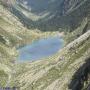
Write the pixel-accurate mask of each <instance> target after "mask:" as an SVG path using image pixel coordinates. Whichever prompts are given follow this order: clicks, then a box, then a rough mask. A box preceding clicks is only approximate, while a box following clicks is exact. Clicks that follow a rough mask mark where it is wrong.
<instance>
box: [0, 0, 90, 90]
mask: <svg viewBox="0 0 90 90" xmlns="http://www.w3.org/2000/svg"><path fill="white" fill-rule="evenodd" d="M3 1H4V0H3ZM57 1H58V0H57ZM68 3H69V4H68ZM72 3H74V4H72ZM63 4H65V5H64V7H65V8H64V7H63V8H64V9H63V13H62V15H63V16H62V17H61V18H62V20H65V19H68V20H70V22H71V21H73V22H72V24H74V26H73V25H67V23H66V21H64V22H62V23H64V25H65V29H66V30H68V28H66V26H68V27H70V28H72V30H71V29H69V31H70V32H67V33H66V35H65V37H64V40H65V42H66V43H65V46H64V48H62V49H61V50H60V51H59V52H57V53H56V54H55V55H53V56H50V57H47V58H44V59H41V60H37V61H35V62H30V63H28V62H25V63H18V62H17V59H16V57H17V56H18V52H17V48H18V47H19V46H23V45H24V44H27V43H31V42H32V41H33V40H36V39H38V38H40V37H43V36H44V35H47V33H44V34H43V33H41V32H40V31H36V30H31V29H27V28H26V27H24V25H23V24H22V23H21V22H22V20H25V18H26V17H25V16H24V17H23V19H22V18H21V22H20V18H17V17H16V16H15V15H16V14H15V15H14V14H12V13H11V12H12V10H11V9H13V8H10V9H9V8H8V9H7V8H6V7H7V4H4V2H3V3H2V0H0V87H5V86H9V87H19V90H70V89H71V90H89V89H90V68H89V67H90V24H89V22H90V21H89V16H90V15H89V14H90V13H89V5H90V3H89V0H82V1H81V0H64V2H63ZM83 6H84V7H85V8H83ZM18 7H19V6H18ZM14 9H15V8H14ZM24 9H25V8H24ZM15 10H16V12H17V11H18V10H23V9H22V8H19V9H17V8H16V9H15ZM26 10H27V9H26ZM10 11H11V12H10ZM79 11H80V13H78V14H77V12H79ZM14 13H15V11H14ZM17 13H18V12H17ZM19 13H20V12H19ZM84 14H85V16H83V15H84ZM58 15H59V14H58ZM19 16H21V17H22V13H21V14H19ZM79 18H80V19H79ZM54 20H55V22H57V23H58V22H61V21H62V20H61V19H60V20H59V21H57V19H56V18H55V19H54ZM52 21H53V19H52ZM26 22H28V21H26ZM29 22H30V21H29ZM76 22H77V23H78V24H76ZM69 24H70V23H69ZM25 25H26V24H25ZM72 26H73V27H72ZM73 28H74V29H73ZM63 30H64V29H63ZM51 33H52V32H51ZM49 35H50V34H49Z"/></svg>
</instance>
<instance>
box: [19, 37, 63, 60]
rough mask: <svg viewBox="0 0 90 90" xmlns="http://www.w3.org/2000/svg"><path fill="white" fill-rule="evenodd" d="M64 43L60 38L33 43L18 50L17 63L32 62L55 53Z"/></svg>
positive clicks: (50, 38)
mask: <svg viewBox="0 0 90 90" xmlns="http://www.w3.org/2000/svg"><path fill="white" fill-rule="evenodd" d="M63 44H64V41H63V39H62V38H60V37H49V38H47V39H40V40H38V41H34V42H33V43H32V44H30V45H26V46H24V47H21V48H19V49H18V51H19V56H18V60H19V61H34V60H39V59H41V58H45V57H48V56H51V55H53V54H55V53H57V52H58V51H59V50H60V49H61V48H62V47H63Z"/></svg>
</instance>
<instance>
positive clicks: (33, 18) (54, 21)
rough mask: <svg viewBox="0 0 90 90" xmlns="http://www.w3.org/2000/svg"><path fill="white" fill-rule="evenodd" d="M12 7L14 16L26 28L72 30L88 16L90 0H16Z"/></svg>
mask: <svg viewBox="0 0 90 90" xmlns="http://www.w3.org/2000/svg"><path fill="white" fill-rule="evenodd" d="M25 2H26V3H25ZM36 2H37V3H36ZM27 3H28V4H27ZM40 5H41V6H40ZM40 7H41V8H40ZM13 9H14V10H16V12H18V14H16V16H18V17H19V19H20V20H21V21H22V23H23V24H24V25H26V26H27V27H28V28H38V29H40V30H44V31H47V30H51V31H52V30H53V31H54V30H62V29H63V28H64V30H65V29H66V30H67V29H69V30H73V29H75V28H77V27H78V26H79V24H80V23H81V22H82V19H83V18H85V17H88V18H89V12H90V1H89V0H54V1H53V0H49V1H48V0H45V1H44V0H42V1H41V2H40V3H39V1H37V0H33V1H32V0H17V3H16V6H15V7H14V8H13ZM41 9H42V10H41ZM13 13H15V12H13ZM21 16H22V17H21ZM25 20H26V21H25ZM27 20H28V21H27ZM27 22H28V23H27Z"/></svg>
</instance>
